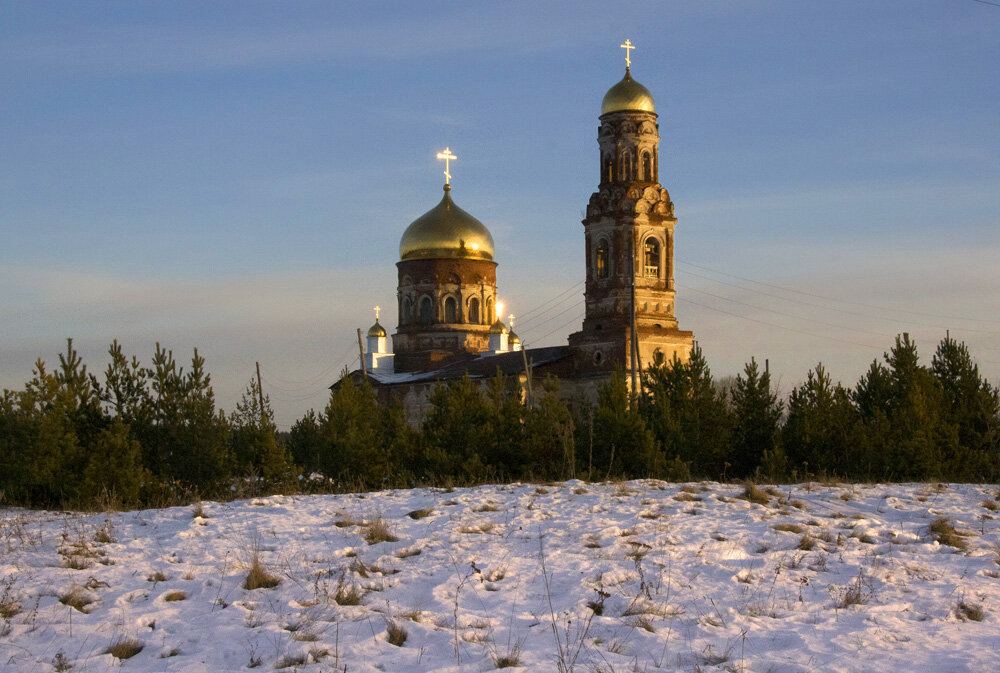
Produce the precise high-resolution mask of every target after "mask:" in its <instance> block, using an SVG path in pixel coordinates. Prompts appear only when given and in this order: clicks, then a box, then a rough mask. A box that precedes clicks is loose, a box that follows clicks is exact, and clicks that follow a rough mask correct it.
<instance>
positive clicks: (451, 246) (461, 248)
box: [399, 185, 493, 260]
mask: <svg viewBox="0 0 1000 673" xmlns="http://www.w3.org/2000/svg"><path fill="white" fill-rule="evenodd" d="M440 257H467V258H472V259H490V260H491V259H493V237H492V236H491V235H490V231H489V229H487V228H486V226H485V225H483V223H482V222H480V221H479V220H477V219H476V218H474V217H473V216H472V215H469V214H468V213H467V212H465V211H464V210H462V209H461V208H459V207H458V206H456V205H455V202H454V201H452V200H451V185H445V186H444V198H442V199H441V203H439V204H437V205H436V206H434V207H433V208H431V209H430V210H428V211H427V212H426V213H424V214H423V215H421V216H420V217H418V218H417V219H415V220H414V221H413V224H411V225H410V226H409V227H407V228H406V231H404V232H403V238H402V239H400V241H399V258H400V259H401V260H405V259H433V258H440Z"/></svg>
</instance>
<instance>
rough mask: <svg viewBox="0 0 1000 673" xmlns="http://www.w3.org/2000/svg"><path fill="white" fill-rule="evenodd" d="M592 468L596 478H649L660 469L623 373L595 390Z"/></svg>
mask: <svg viewBox="0 0 1000 673" xmlns="http://www.w3.org/2000/svg"><path fill="white" fill-rule="evenodd" d="M592 460H593V469H594V475H595V478H596V477H600V476H602V475H603V476H604V477H605V478H607V477H610V476H619V477H627V478H633V477H651V476H655V475H657V474H658V473H659V471H660V470H661V469H662V467H663V460H662V456H661V454H660V452H659V451H657V449H656V444H655V442H654V439H653V434H652V433H651V432H650V431H649V430H648V429H647V427H646V422H645V420H644V419H643V417H642V415H641V414H640V413H639V411H638V409H637V408H636V405H635V404H632V403H631V400H630V395H629V392H628V384H627V382H626V380H625V372H623V371H622V370H621V369H617V370H616V371H614V372H613V373H612V374H611V378H610V379H609V380H608V381H607V382H606V383H603V384H601V385H600V386H599V387H598V389H597V408H596V409H595V410H594V449H593V459H592Z"/></svg>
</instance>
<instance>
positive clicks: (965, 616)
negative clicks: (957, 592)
mask: <svg viewBox="0 0 1000 673" xmlns="http://www.w3.org/2000/svg"><path fill="white" fill-rule="evenodd" d="M955 614H956V615H957V616H958V618H959V619H961V620H962V621H965V620H969V621H973V622H981V621H983V609H982V608H981V607H979V606H978V605H973V604H972V603H966V602H965V601H959V602H958V605H956V606H955Z"/></svg>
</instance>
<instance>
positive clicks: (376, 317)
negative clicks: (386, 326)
mask: <svg viewBox="0 0 1000 673" xmlns="http://www.w3.org/2000/svg"><path fill="white" fill-rule="evenodd" d="M381 310H382V307H381V306H376V307H375V322H378V314H379V311H381Z"/></svg>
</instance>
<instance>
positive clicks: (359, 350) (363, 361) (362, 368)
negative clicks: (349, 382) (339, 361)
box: [358, 327, 368, 379]
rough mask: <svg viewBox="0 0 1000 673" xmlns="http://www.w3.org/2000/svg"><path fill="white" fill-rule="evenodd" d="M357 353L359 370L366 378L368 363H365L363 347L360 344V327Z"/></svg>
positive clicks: (359, 329)
mask: <svg viewBox="0 0 1000 673" xmlns="http://www.w3.org/2000/svg"><path fill="white" fill-rule="evenodd" d="M358 355H359V356H360V357H361V371H362V373H364V375H365V378H366V379H367V378H368V365H366V364H365V347H364V346H362V345H361V328H360V327H359V328H358Z"/></svg>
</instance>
